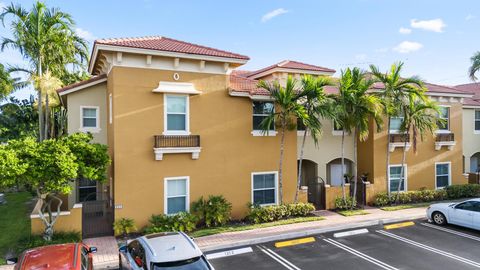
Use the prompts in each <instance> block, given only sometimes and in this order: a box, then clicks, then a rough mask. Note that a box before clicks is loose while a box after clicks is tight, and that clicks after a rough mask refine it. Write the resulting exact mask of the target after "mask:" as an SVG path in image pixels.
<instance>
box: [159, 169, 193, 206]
mask: <svg viewBox="0 0 480 270" xmlns="http://www.w3.org/2000/svg"><path fill="white" fill-rule="evenodd" d="M172 180H185V189H186V190H185V211H186V212H190V176H177V177H165V178H163V213H164V214H165V215H175V214H168V184H167V183H168V181H172ZM178 197H179V196H178ZM182 197H183V196H182Z"/></svg>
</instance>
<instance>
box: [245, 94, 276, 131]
mask: <svg viewBox="0 0 480 270" xmlns="http://www.w3.org/2000/svg"><path fill="white" fill-rule="evenodd" d="M254 102H263V103H266V102H269V103H273V112H274V113H275V102H273V101H270V100H252V118H251V119H252V122H251V123H252V132H251V133H252V135H253V136H276V135H277V131H276V130H275V124H274V125H273V129H272V130H269V131H268V132H264V131H263V130H261V129H253V117H254V116H268V114H263V113H262V114H255V113H253V103H254Z"/></svg>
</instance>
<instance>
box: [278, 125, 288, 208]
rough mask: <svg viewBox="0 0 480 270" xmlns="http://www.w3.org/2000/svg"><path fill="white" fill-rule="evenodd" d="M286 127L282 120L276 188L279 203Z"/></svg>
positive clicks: (281, 201) (281, 200) (281, 195)
mask: <svg viewBox="0 0 480 270" xmlns="http://www.w3.org/2000/svg"><path fill="white" fill-rule="evenodd" d="M286 128H287V123H286V122H285V120H282V134H281V139H280V162H279V165H278V167H279V168H278V188H279V189H280V192H279V193H280V198H279V203H280V204H283V169H282V168H283V154H284V151H285V149H284V148H285V129H286Z"/></svg>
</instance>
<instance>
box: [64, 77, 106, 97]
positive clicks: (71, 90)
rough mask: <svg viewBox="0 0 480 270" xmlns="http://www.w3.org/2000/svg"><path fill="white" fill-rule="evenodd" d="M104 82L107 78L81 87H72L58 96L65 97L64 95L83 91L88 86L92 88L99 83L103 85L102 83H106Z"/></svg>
mask: <svg viewBox="0 0 480 270" xmlns="http://www.w3.org/2000/svg"><path fill="white" fill-rule="evenodd" d="M106 81H107V78H102V79H98V80H95V81H93V82H89V83H86V84H82V85H79V86H77V87H73V88H71V89H68V90H65V91H62V92H59V93H58V95H59V96H65V95H68V94H70V93H73V92H77V91H79V90H82V89H85V88H88V87H90V86H94V85H97V84H100V83H103V82H106Z"/></svg>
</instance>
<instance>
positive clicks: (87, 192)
mask: <svg viewBox="0 0 480 270" xmlns="http://www.w3.org/2000/svg"><path fill="white" fill-rule="evenodd" d="M96 200H97V182H96V181H92V180H89V179H85V178H81V179H79V180H78V196H77V202H85V201H96Z"/></svg>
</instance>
